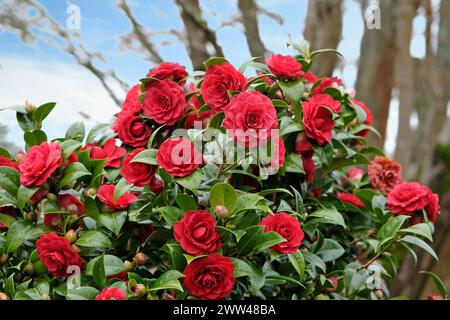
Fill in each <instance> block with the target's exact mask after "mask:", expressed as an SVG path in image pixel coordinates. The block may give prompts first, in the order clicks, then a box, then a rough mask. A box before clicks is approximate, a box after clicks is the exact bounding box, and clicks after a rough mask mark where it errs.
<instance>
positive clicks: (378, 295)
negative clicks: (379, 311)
mask: <svg viewBox="0 0 450 320" xmlns="http://www.w3.org/2000/svg"><path fill="white" fill-rule="evenodd" d="M375 296H376V297H377V298H378V299H383V298H384V293H383V291H382V290H380V289H377V290H375Z"/></svg>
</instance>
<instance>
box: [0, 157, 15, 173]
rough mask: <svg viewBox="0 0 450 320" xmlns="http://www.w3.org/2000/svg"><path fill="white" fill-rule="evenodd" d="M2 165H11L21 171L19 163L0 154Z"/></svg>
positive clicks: (0, 163)
mask: <svg viewBox="0 0 450 320" xmlns="http://www.w3.org/2000/svg"><path fill="white" fill-rule="evenodd" d="M0 167H10V168H13V169H16V170H17V171H19V165H18V164H17V163H15V162H14V161H12V160H10V159H8V158H6V157H4V156H1V155H0Z"/></svg>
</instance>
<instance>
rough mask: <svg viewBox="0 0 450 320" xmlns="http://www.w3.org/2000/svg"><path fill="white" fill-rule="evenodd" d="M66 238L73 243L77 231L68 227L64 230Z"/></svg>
mask: <svg viewBox="0 0 450 320" xmlns="http://www.w3.org/2000/svg"><path fill="white" fill-rule="evenodd" d="M65 237H66V239H67V240H69V242H70V243H74V242H75V240H77V232H76V231H75V230H73V229H70V230H69V231H67V232H66V235H65Z"/></svg>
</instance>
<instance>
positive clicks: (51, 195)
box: [47, 192, 58, 201]
mask: <svg viewBox="0 0 450 320" xmlns="http://www.w3.org/2000/svg"><path fill="white" fill-rule="evenodd" d="M47 199H48V200H51V201H56V200H58V198H57V197H56V195H55V194H54V193H51V192H49V193H47Z"/></svg>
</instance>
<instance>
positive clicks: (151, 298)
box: [147, 294, 159, 300]
mask: <svg viewBox="0 0 450 320" xmlns="http://www.w3.org/2000/svg"><path fill="white" fill-rule="evenodd" d="M147 300H159V297H158V296H157V295H152V294H148V295H147Z"/></svg>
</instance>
